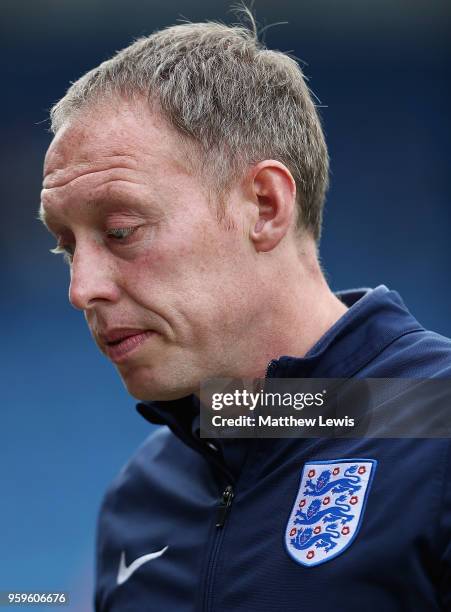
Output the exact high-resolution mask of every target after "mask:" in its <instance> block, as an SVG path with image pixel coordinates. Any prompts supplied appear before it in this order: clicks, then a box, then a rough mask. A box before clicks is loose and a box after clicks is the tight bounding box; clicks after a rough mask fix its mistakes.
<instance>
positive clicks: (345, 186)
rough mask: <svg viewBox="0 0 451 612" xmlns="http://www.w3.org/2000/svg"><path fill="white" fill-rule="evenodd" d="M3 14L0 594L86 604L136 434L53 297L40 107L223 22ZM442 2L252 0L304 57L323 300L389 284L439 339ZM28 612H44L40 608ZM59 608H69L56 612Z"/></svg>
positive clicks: (69, 315)
mask: <svg viewBox="0 0 451 612" xmlns="http://www.w3.org/2000/svg"><path fill="white" fill-rule="evenodd" d="M29 4H30V6H28V7H27V6H26V5H25V4H21V3H15V4H13V3H10V4H9V5H5V6H4V7H2V13H3V16H2V26H1V28H2V31H1V32H0V34H1V38H0V40H2V41H3V43H2V46H3V49H2V53H1V54H0V61H1V74H2V84H3V95H2V97H1V99H0V106H1V115H0V116H1V122H2V139H1V145H0V146H1V155H2V158H1V164H0V171H1V174H2V176H1V185H2V191H3V193H2V200H1V212H2V223H1V226H0V227H1V230H0V231H1V236H0V256H1V275H2V276H1V280H2V296H1V302H0V313H1V321H2V323H3V334H2V338H3V351H2V356H1V361H2V363H1V397H2V402H1V419H0V449H1V450H0V453H1V455H0V459H1V460H0V482H1V490H0V500H1V503H0V566H1V567H0V569H1V571H0V590H8V589H17V590H35V589H40V590H47V589H49V590H54V589H56V590H66V591H70V593H71V597H72V603H71V605H70V607H69V609H71V610H74V611H75V610H78V611H85V610H88V609H89V608H90V605H91V603H90V602H91V590H92V583H93V577H92V575H93V546H94V532H95V521H96V513H97V509H98V505H99V503H100V501H101V497H102V494H103V492H104V490H105V488H106V486H107V484H108V483H109V481H110V480H111V479H112V477H113V476H114V475H115V474H116V473H117V471H118V470H119V469H120V467H121V466H122V464H123V463H124V462H125V461H126V459H127V458H128V457H129V456H130V454H131V452H132V451H133V449H134V448H135V447H136V446H137V445H138V444H139V443H140V442H141V440H142V439H143V438H144V437H145V436H146V435H147V434H148V432H149V430H150V426H149V425H148V424H147V423H146V422H144V421H143V420H142V419H141V417H139V416H138V415H137V413H136V412H135V409H134V401H133V399H132V398H130V397H129V396H128V395H127V393H126V391H125V390H124V388H123V386H122V383H121V382H120V380H119V379H118V377H117V375H116V374H115V371H114V369H113V367H112V366H110V365H109V364H108V363H107V362H106V360H105V359H104V358H103V357H102V356H101V355H100V354H98V353H97V350H96V348H95V347H94V345H93V343H92V341H91V339H90V337H89V334H88V331H87V329H86V328H85V323H84V320H83V317H82V315H81V314H80V313H78V312H76V311H74V310H73V309H71V307H70V306H69V304H68V302H67V286H68V272H67V268H65V266H64V265H63V264H62V262H61V260H60V258H55V257H53V256H52V255H50V254H49V253H48V249H49V248H51V247H52V246H53V241H52V239H51V238H50V236H48V235H47V234H46V232H45V231H44V229H43V228H42V227H41V226H40V225H39V223H38V222H37V221H36V213H37V209H38V204H39V190H40V180H41V168H42V160H43V157H44V154H45V150H46V148H47V146H48V144H49V142H50V134H49V133H48V131H47V127H48V126H47V123H46V117H47V109H48V108H49V107H50V106H51V105H52V103H53V102H55V101H56V100H57V99H58V98H59V97H60V96H61V95H62V94H63V93H64V91H65V89H66V87H67V86H68V84H69V81H71V80H74V79H76V78H77V77H78V76H80V75H81V74H82V73H83V72H84V71H86V70H87V69H89V68H91V67H93V66H94V65H96V64H97V63H99V62H100V61H102V60H104V59H106V58H107V57H109V56H110V55H111V54H112V53H113V52H114V51H115V50H116V49H119V48H121V47H123V46H126V45H127V44H128V43H129V42H130V41H131V39H132V38H134V37H137V36H140V35H143V34H148V33H150V32H152V31H153V30H154V29H157V28H160V27H163V26H165V25H170V24H172V23H174V22H175V20H176V19H177V18H180V17H186V18H189V19H190V20H192V21H198V20H204V19H222V20H226V21H228V22H230V21H233V20H234V18H233V16H232V15H231V14H230V13H229V12H228V8H229V4H228V3H225V2H220V1H218V2H215V3H207V2H200V1H198V2H196V1H194V0H191V1H190V0H185V1H179V2H173V1H172V0H167V1H166V2H165V3H164V7H163V8H162V7H161V6H160V7H158V8H157V3H156V2H144V1H138V0H128V1H127V2H119V1H117V0H114V1H113V0H109V1H107V0H96V2H91V1H89V2H88V1H87V0H78V1H77V2H75V1H66V2H53V1H51V0H41V1H40V2H39V3H29ZM450 7H451V5H450V4H449V3H448V2H441V1H435V2H433V3H428V2H426V1H423V2H420V1H415V0H411V1H409V2H401V1H399V0H396V1H393V0H378V1H377V2H376V1H374V2H373V1H363V2H362V1H360V0H359V1H357V0H356V1H350V0H343V1H342V2H336V1H335V0H315V1H309V2H296V3H295V2H288V1H286V0H278V2H269V1H263V0H257V1H256V2H255V9H256V12H257V19H258V20H259V22H260V24H261V26H265V25H268V24H270V23H273V22H277V21H288V22H289V24H288V25H278V26H274V27H271V28H268V29H267V30H266V32H265V34H264V38H265V39H266V42H267V44H268V46H269V47H271V48H278V49H281V50H283V51H290V52H292V53H294V54H295V55H296V56H297V57H299V58H302V60H303V61H305V62H307V65H305V66H304V70H305V73H306V74H307V76H308V77H309V79H310V81H309V83H310V87H311V88H312V89H313V91H314V92H315V94H316V95H317V96H318V98H319V99H320V100H321V105H322V106H323V108H322V109H321V113H322V117H323V120H324V126H325V131H326V136H327V140H328V144H329V149H330V155H331V169H332V174H331V189H330V192H329V197H328V201H327V206H326V215H325V225H324V232H323V239H322V245H321V254H322V262H323V266H324V268H325V270H326V274H327V278H328V280H329V282H330V284H331V286H332V288H333V289H344V288H350V287H355V286H363V285H364V286H376V285H378V284H380V283H385V284H386V285H388V286H389V287H390V288H394V289H397V290H398V291H399V292H400V293H401V295H402V296H403V298H404V300H405V302H406V303H407V305H408V306H409V307H410V309H411V311H412V312H413V313H414V315H415V316H416V317H417V318H418V319H419V320H420V321H421V322H422V323H423V324H424V325H425V326H426V327H429V328H432V329H435V330H436V331H438V332H440V333H443V334H445V335H451V320H450V316H449V313H450V305H451V282H450V281H451V257H450V253H451V248H450V238H449V230H450V226H451V223H450V221H451V212H450V205H449V197H450V184H449V163H450V129H449V128H450V113H449V107H450V102H449V99H450V85H449V73H450V68H451V66H450V64H451V61H450V42H449V41H450V32H449V26H448V23H449V17H450V12H451V8H450ZM41 609H42V608H41ZM66 609H68V608H66Z"/></svg>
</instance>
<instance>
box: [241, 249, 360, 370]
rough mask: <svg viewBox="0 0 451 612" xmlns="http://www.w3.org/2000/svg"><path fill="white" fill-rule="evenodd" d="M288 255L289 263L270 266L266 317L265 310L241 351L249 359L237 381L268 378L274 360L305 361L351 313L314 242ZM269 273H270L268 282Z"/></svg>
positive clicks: (244, 363)
mask: <svg viewBox="0 0 451 612" xmlns="http://www.w3.org/2000/svg"><path fill="white" fill-rule="evenodd" d="M288 255H289V257H284V262H280V261H279V262H276V261H273V262H271V263H270V266H272V268H273V269H272V274H271V278H272V282H271V283H270V288H269V290H268V291H267V292H266V295H265V296H264V297H263V299H264V301H263V302H262V303H264V304H265V308H264V311H262V309H261V307H260V312H259V315H257V316H256V317H255V319H254V322H255V325H254V326H253V332H252V333H249V334H246V337H245V338H243V342H242V346H241V347H237V349H238V351H237V352H238V354H241V355H245V356H246V362H244V360H243V361H242V362H241V363H239V364H237V365H238V368H239V371H238V368H237V376H241V377H243V376H245V377H250V378H263V377H264V376H265V373H266V368H267V365H268V363H269V362H270V361H271V360H272V359H277V358H278V357H280V356H281V355H291V356H293V357H304V356H305V354H306V353H307V352H308V351H309V350H310V349H311V348H312V347H313V346H314V345H315V344H316V342H318V340H319V339H320V338H321V337H322V336H323V335H324V334H325V333H326V332H327V331H328V330H329V329H330V328H331V327H332V325H334V323H336V322H337V321H338V319H340V318H341V317H342V316H343V315H344V313H345V312H346V311H347V310H348V308H347V306H346V305H345V304H343V303H342V302H341V301H340V300H339V299H338V298H337V297H336V296H335V295H334V294H333V293H332V291H331V290H330V288H329V286H328V285H327V282H326V280H325V278H324V276H323V273H322V271H321V268H320V265H319V262H318V259H317V255H316V248H315V245H314V243H313V241H312V242H311V243H310V242H309V243H307V244H305V243H304V244H303V248H302V251H298V252H297V254H296V253H288ZM296 255H297V256H296ZM287 262H292V263H291V265H290V264H288V265H287ZM267 263H268V262H266V264H267ZM281 270H284V272H283V273H281ZM267 272H268V268H267V267H266V271H265V275H266V277H267Z"/></svg>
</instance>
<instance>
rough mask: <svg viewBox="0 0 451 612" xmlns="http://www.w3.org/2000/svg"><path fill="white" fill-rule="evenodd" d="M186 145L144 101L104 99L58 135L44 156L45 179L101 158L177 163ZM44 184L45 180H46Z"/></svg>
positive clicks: (183, 156)
mask: <svg viewBox="0 0 451 612" xmlns="http://www.w3.org/2000/svg"><path fill="white" fill-rule="evenodd" d="M185 145H186V143H185V142H184V141H183V140H182V138H181V136H180V135H179V134H178V133H177V132H176V131H175V129H173V128H171V127H170V126H169V125H168V123H167V122H166V121H165V119H164V118H163V117H162V116H161V115H160V114H158V113H156V112H151V110H150V108H149V107H148V106H147V105H146V104H145V103H144V102H142V101H140V100H136V101H126V100H105V101H104V102H99V103H97V104H95V105H91V106H89V107H87V108H84V109H81V110H80V111H78V112H77V113H76V114H75V115H73V116H72V117H71V118H69V119H68V120H67V121H66V122H65V123H64V124H63V126H62V127H61V128H60V129H59V130H58V132H57V133H56V135H55V137H54V139H53V141H52V143H51V145H50V147H49V149H48V151H47V154H46V157H45V162H44V177H49V176H50V175H55V174H57V173H58V171H60V170H64V169H65V168H67V167H68V166H81V167H82V166H83V165H84V164H86V165H89V164H90V163H92V162H94V161H96V160H99V159H106V160H107V159H109V158H114V157H128V158H130V159H136V160H137V161H138V160H139V159H140V157H141V156H146V158H148V157H149V156H150V158H152V157H153V158H154V159H155V160H160V161H161V160H162V159H166V160H167V161H170V162H174V163H176V164H179V163H182V160H186V159H187V157H186V155H179V153H180V152H181V151H182V149H183V148H184V146H185ZM44 182H45V181H44Z"/></svg>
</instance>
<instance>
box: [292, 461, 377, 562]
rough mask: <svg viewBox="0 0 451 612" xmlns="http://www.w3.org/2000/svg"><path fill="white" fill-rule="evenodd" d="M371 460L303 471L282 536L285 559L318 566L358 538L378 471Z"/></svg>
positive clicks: (320, 463)
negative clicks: (285, 551) (373, 481)
mask: <svg viewBox="0 0 451 612" xmlns="http://www.w3.org/2000/svg"><path fill="white" fill-rule="evenodd" d="M376 465H377V461H376V460H375V459H335V460H332V461H312V462H308V463H306V464H305V465H304V469H303V470H302V476H301V484H300V486H299V491H298V494H297V496H296V501H295V503H294V506H293V510H292V511H291V514H290V518H289V520H288V524H287V530H286V533H285V546H286V549H287V551H288V554H289V555H290V556H291V557H293V559H294V560H295V561H297V562H298V563H301V564H302V565H307V566H312V565H319V564H320V563H324V562H325V561H330V559H333V558H334V557H336V556H337V555H339V554H340V553H342V552H343V551H344V550H345V549H346V548H348V546H349V545H350V544H351V542H352V541H353V540H354V538H355V537H356V535H357V533H358V532H359V529H360V525H361V523H362V518H363V513H364V510H365V505H366V500H367V497H368V494H369V490H370V487H371V482H372V480H373V477H374V472H375V470H376Z"/></svg>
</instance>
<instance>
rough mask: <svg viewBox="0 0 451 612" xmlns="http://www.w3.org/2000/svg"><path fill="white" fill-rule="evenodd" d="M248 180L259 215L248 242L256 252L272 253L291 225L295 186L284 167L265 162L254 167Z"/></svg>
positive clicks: (269, 161) (273, 162)
mask: <svg viewBox="0 0 451 612" xmlns="http://www.w3.org/2000/svg"><path fill="white" fill-rule="evenodd" d="M249 180H250V182H251V184H250V185H249V187H250V191H251V196H252V200H253V202H254V204H255V205H256V207H257V211H258V217H257V219H256V220H255V219H254V220H253V221H255V222H253V224H252V227H251V229H250V233H249V235H250V239H251V240H252V242H253V244H254V248H255V250H256V251H260V252H265V251H271V250H272V249H274V248H275V247H276V246H277V245H278V244H279V242H280V241H281V240H282V238H283V237H284V236H285V234H286V233H287V232H288V230H289V229H290V227H291V225H292V223H293V219H294V217H295V206H296V183H295V182H294V179H293V176H292V174H291V172H290V171H289V170H288V168H287V167H286V166H284V165H283V164H282V163H280V162H278V161H275V160H268V159H267V160H265V161H262V162H260V163H258V164H257V165H255V166H254V167H253V170H252V173H251V174H250V176H249Z"/></svg>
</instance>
